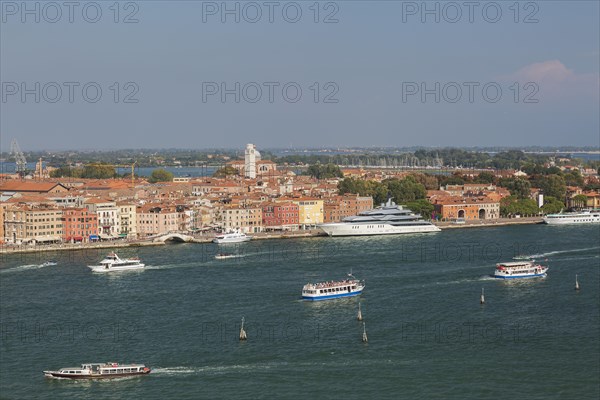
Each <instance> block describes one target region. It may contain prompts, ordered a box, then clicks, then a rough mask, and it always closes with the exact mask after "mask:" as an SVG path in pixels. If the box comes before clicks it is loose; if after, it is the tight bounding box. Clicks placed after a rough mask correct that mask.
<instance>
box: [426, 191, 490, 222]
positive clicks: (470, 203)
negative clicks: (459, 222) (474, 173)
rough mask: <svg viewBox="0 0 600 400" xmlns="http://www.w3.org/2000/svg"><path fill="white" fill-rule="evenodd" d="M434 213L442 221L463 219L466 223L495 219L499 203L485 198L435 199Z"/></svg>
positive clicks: (452, 197)
mask: <svg viewBox="0 0 600 400" xmlns="http://www.w3.org/2000/svg"><path fill="white" fill-rule="evenodd" d="M433 206H434V209H435V213H436V214H437V215H438V217H440V218H442V219H446V220H449V219H456V218H464V219H465V220H467V221H472V220H478V219H488V220H489V219H497V218H498V217H499V216H500V203H499V202H498V201H494V200H493V199H490V198H487V197H467V198H463V197H454V196H451V197H450V196H449V197H444V198H439V199H435V200H434V203H433Z"/></svg>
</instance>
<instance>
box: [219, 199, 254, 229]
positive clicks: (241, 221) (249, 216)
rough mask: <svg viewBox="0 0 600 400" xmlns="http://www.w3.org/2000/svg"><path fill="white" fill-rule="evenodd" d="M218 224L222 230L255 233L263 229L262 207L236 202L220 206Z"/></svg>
mask: <svg viewBox="0 0 600 400" xmlns="http://www.w3.org/2000/svg"><path fill="white" fill-rule="evenodd" d="M219 225H220V227H221V229H222V230H223V231H230V230H240V231H241V232H244V233H255V232H261V231H262V230H263V225H262V208H261V207H257V206H254V207H243V206H240V205H237V204H234V205H226V206H223V207H222V208H221V212H220V221H219Z"/></svg>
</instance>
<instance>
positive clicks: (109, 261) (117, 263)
mask: <svg viewBox="0 0 600 400" xmlns="http://www.w3.org/2000/svg"><path fill="white" fill-rule="evenodd" d="M144 267H145V265H144V264H143V263H142V262H141V261H140V259H139V258H124V259H121V258H119V256H118V255H117V254H116V253H114V252H112V253H109V254H108V255H107V256H106V257H105V258H104V260H102V261H100V264H99V265H88V268H90V269H91V270H92V271H94V272H111V271H129V270H134V269H143V268H144Z"/></svg>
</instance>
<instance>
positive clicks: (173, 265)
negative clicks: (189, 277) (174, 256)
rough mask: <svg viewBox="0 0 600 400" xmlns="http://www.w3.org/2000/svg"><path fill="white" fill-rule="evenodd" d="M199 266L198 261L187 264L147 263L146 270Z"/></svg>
mask: <svg viewBox="0 0 600 400" xmlns="http://www.w3.org/2000/svg"><path fill="white" fill-rule="evenodd" d="M196 266H198V263H197V262H193V263H187V264H164V265H146V267H145V268H144V269H146V270H160V269H174V268H191V267H196Z"/></svg>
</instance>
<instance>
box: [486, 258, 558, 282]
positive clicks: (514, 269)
mask: <svg viewBox="0 0 600 400" xmlns="http://www.w3.org/2000/svg"><path fill="white" fill-rule="evenodd" d="M547 271H548V267H546V266H543V265H540V264H536V263H535V262H534V261H513V262H505V263H499V264H496V270H495V271H494V275H493V276H494V278H499V279H517V278H536V277H544V276H546V272H547Z"/></svg>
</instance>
